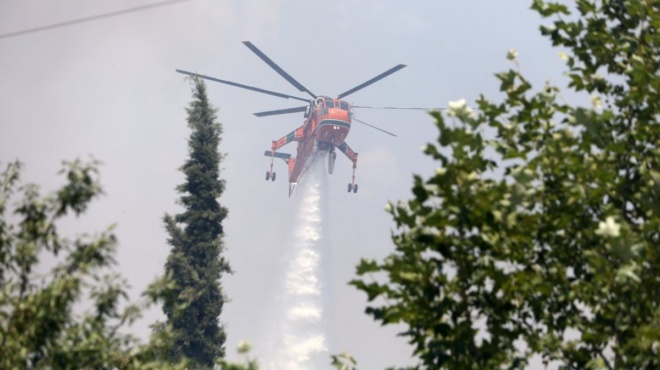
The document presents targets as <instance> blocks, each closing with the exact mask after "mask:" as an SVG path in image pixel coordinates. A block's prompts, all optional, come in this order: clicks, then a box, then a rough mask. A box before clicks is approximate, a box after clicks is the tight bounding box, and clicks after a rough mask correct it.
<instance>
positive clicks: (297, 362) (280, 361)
mask: <svg viewBox="0 0 660 370" xmlns="http://www.w3.org/2000/svg"><path fill="white" fill-rule="evenodd" d="M325 176H326V175H325V170H324V166H323V163H322V161H320V160H317V161H316V162H315V163H313V164H312V165H311V166H310V169H309V171H308V173H307V174H306V176H305V182H304V183H301V184H299V188H298V192H297V194H296V195H295V196H298V197H300V199H299V204H298V209H297V211H296V215H295V221H296V223H295V226H294V228H293V229H292V233H293V237H292V240H291V243H290V245H287V246H286V248H285V253H284V265H285V267H284V271H285V275H284V284H283V285H282V288H281V289H282V292H281V293H280V295H279V296H280V297H279V298H280V299H279V305H280V307H279V312H278V313H276V314H278V315H279V316H280V318H279V320H280V325H279V330H277V332H276V333H273V335H274V336H275V338H274V340H273V341H272V343H273V344H274V346H273V348H272V349H271V350H272V351H273V356H272V360H271V361H270V363H269V364H267V367H266V369H275V370H280V369H281V370H302V369H305V370H315V369H324V368H327V366H328V363H329V357H328V348H327V339H326V337H327V333H326V327H325V326H326V324H325V321H324V316H323V315H324V304H323V301H324V300H323V289H324V284H323V282H322V276H323V274H322V250H323V247H322V245H323V237H322V236H323V219H322V218H323V210H322V208H323V199H322V198H323V195H324V188H325V183H326V177H325Z"/></svg>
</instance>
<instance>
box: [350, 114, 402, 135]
mask: <svg viewBox="0 0 660 370" xmlns="http://www.w3.org/2000/svg"><path fill="white" fill-rule="evenodd" d="M352 119H353V121H358V122H360V123H361V124H363V125H367V126H369V127H371V128H375V129H376V130H378V131H383V132H384V133H386V134H388V135H392V136H394V137H396V135H394V134H393V133H391V132H389V131H385V130H383V129H382V128H378V127H376V126H374V125H370V124H368V123H366V122H362V121H360V120H359V119H357V118H355V117H353V118H352Z"/></svg>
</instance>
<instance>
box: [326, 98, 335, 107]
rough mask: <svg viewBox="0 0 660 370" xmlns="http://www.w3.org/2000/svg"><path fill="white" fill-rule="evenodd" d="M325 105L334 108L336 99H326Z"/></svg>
mask: <svg viewBox="0 0 660 370" xmlns="http://www.w3.org/2000/svg"><path fill="white" fill-rule="evenodd" d="M325 107H326V108H334V107H335V102H334V100H326V101H325Z"/></svg>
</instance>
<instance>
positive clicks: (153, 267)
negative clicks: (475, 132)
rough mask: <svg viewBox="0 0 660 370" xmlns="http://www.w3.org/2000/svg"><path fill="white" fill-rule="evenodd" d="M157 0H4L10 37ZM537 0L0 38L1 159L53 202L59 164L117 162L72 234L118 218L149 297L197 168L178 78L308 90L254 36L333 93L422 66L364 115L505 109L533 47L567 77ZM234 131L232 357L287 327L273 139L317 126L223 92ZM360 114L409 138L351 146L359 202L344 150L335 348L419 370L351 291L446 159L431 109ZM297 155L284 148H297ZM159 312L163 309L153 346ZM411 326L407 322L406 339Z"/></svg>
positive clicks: (102, 24)
mask: <svg viewBox="0 0 660 370" xmlns="http://www.w3.org/2000/svg"><path fill="white" fill-rule="evenodd" d="M153 2H154V1H152V2H149V1H135V0H133V1H128V0H122V1H119V0H116V1H111V2H110V1H103V0H61V1H58V2H53V1H47V0H2V1H0V34H4V33H9V32H14V31H19V30H22V29H27V28H32V27H38V26H43V25H47V24H51V23H56V22H62V21H67V20H71V19H76V18H80V17H87V16H91V15H95V14H100V13H104V12H111V11H116V10H121V9H124V8H127V7H133V6H136V5H143V4H150V3H153ZM529 3H531V1H526V2H523V1H499V2H496V1H492V0H472V1H431V0H428V1H406V2H403V1H394V0H373V1H367V0H354V1H348V0H339V1H313V2H312V1H301V0H296V1H294V0H289V1H287V0H271V1H256V0H243V1H238V0H236V1H229V0H227V1H211V0H192V1H189V2H184V3H181V4H177V5H172V6H169V7H164V8H158V9H152V10H149V11H145V12H140V13H133V14H129V15H125V16H121V17H116V18H109V19H103V20H100V21H96V22H92V23H85V24H78V25H74V26H71V27H66V28H59V29H55V30H50V31H46V32H40V33H34V34H29V35H24V36H20V37H13V38H6V39H0V162H2V166H3V167H4V165H5V164H6V162H7V161H10V160H14V159H20V160H21V161H22V162H24V163H25V165H26V171H25V175H24V180H26V181H32V182H37V183H39V184H42V186H43V189H44V190H52V189H54V188H55V187H56V186H57V185H58V184H61V182H62V181H61V179H60V178H58V177H57V176H56V172H57V170H58V169H59V168H60V162H61V161H62V160H71V159H74V158H83V159H84V158H89V156H93V157H94V158H96V159H98V160H100V161H102V162H103V166H102V167H101V173H102V182H103V185H104V188H105V192H106V195H105V196H104V197H103V198H102V199H101V200H99V201H97V202H95V203H94V204H93V206H92V207H91V208H90V210H89V212H87V214H86V215H85V217H84V218H83V219H81V220H79V221H77V222H75V223H73V222H72V223H67V224H66V225H65V228H64V230H68V231H71V232H82V231H85V232H94V231H100V230H103V229H104V228H105V227H107V226H108V225H110V224H112V223H117V224H118V226H117V229H116V231H117V235H118V237H119V241H120V246H119V250H118V261H119V269H120V270H121V272H122V274H123V275H124V277H126V278H127V279H128V281H129V282H130V283H131V285H132V286H133V288H134V289H133V292H134V297H135V296H137V292H139V291H141V290H143V289H144V288H145V287H146V285H147V284H148V283H149V282H150V281H151V280H153V279H154V278H155V277H156V276H157V275H159V274H161V273H162V271H163V265H164V262H165V259H166V257H167V254H168V251H169V248H168V246H167V244H166V243H165V239H166V235H165V231H164V228H163V224H162V221H161V218H162V216H163V214H164V213H165V212H169V213H174V212H177V211H179V208H178V207H177V206H176V204H175V200H176V198H177V196H178V195H177V194H176V193H175V191H174V188H175V186H176V185H178V184H180V183H181V182H182V181H183V176H182V174H181V173H180V172H178V170H177V169H178V168H179V166H181V165H182V164H183V162H184V160H185V159H186V157H187V137H188V135H189V131H188V127H187V125H186V120H185V119H186V114H185V111H184V107H186V106H187V105H188V103H189V102H190V100H191V93H190V91H191V89H190V86H189V83H188V82H187V81H185V79H184V76H183V75H180V74H177V73H175V72H174V69H175V68H180V69H186V70H190V71H195V72H198V73H203V74H208V75H212V76H215V77H217V78H221V79H226V80H232V81H236V82H239V83H244V84H249V85H256V86H259V87H262V88H265V89H269V90H275V91H279V92H283V93H287V94H292V95H299V96H304V94H303V93H298V92H297V91H296V89H295V88H294V87H292V86H291V85H289V84H288V83H287V82H286V81H285V80H284V79H283V78H281V77H280V76H279V75H277V74H276V73H275V72H274V71H273V70H271V69H270V68H269V67H268V66H267V65H266V64H265V63H263V62H262V61H261V60H260V59H259V58H257V56H256V55H254V54H253V53H252V52H251V51H250V50H249V49H247V48H246V47H245V46H244V45H243V44H242V43H241V42H242V41H245V40H249V41H252V42H253V43H254V44H255V45H256V46H257V47H259V48H260V49H261V50H262V51H263V52H264V53H266V54H267V55H268V56H269V57H270V58H271V59H273V60H274V61H275V62H276V63H277V64H279V65H280V67H282V68H283V69H285V70H286V71H287V72H288V73H289V74H291V75H292V76H293V77H294V78H295V79H297V80H298V81H300V82H301V83H302V84H303V85H305V86H306V87H307V88H309V89H310V90H311V91H313V92H314V93H316V94H319V95H331V96H332V95H336V94H338V93H341V92H343V91H345V90H347V89H349V88H351V87H353V86H355V85H357V84H360V83H362V82H364V81H366V80H368V79H370V78H372V77H374V76H375V75H377V74H380V73H381V72H383V71H385V70H387V69H389V68H391V67H393V66H395V65H397V64H399V63H404V64H407V65H408V67H407V68H405V69H403V70H401V71H399V72H397V73H395V74H393V75H391V76H389V77H387V78H385V79H384V80H382V81H379V82H377V83H376V84H374V85H372V86H369V87H368V88H366V89H364V90H361V91H359V92H357V93H355V94H352V95H350V96H349V97H348V98H347V99H348V100H349V101H351V102H353V103H355V104H361V105H376V106H380V105H386V106H391V105H398V106H423V107H443V106H446V104H447V102H448V101H450V100H458V99H460V98H465V99H467V100H468V102H473V101H474V99H475V98H476V97H477V96H478V95H479V94H482V93H483V94H485V95H486V96H487V97H490V98H492V99H494V100H499V99H501V95H500V94H499V93H498V86H499V84H498V82H497V80H496V79H495V77H494V76H493V75H494V73H496V72H500V71H503V70H505V69H507V68H509V67H512V65H511V64H510V63H509V62H507V61H506V59H505V55H506V52H507V50H508V49H510V48H514V49H516V50H518V52H519V58H518V59H519V61H520V65H521V69H522V71H523V73H524V74H525V75H526V76H528V77H529V78H530V80H531V82H532V83H533V84H534V86H535V87H537V88H538V87H540V86H542V84H543V83H544V82H545V81H547V80H552V81H554V82H557V81H558V80H560V79H561V73H562V71H563V62H562V61H561V60H560V59H559V57H558V55H557V50H555V49H552V48H551V47H550V44H549V42H548V41H547V40H546V39H544V38H542V37H541V36H540V34H539V31H538V26H539V25H540V23H541V19H540V17H538V16H537V15H536V13H534V12H532V11H531V10H529V9H528V8H529ZM207 86H208V94H209V97H210V99H211V101H212V102H213V103H214V104H215V105H216V106H217V107H219V112H218V117H219V121H220V122H222V124H223V128H224V132H223V134H222V143H221V151H222V152H224V153H227V157H226V159H225V161H224V162H223V171H222V177H223V178H224V179H225V180H226V181H227V190H226V191H225V193H224V194H223V196H222V198H221V199H220V202H221V203H222V204H223V205H224V206H225V207H227V208H228V209H229V218H228V219H227V220H226V221H225V223H224V229H225V231H226V238H225V242H226V246H227V251H226V252H225V255H226V256H227V258H228V259H229V261H230V263H231V264H232V267H233V268H234V270H235V271H236V273H235V274H234V275H232V276H226V277H224V278H223V280H222V283H223V285H224V288H225V292H226V293H227V295H228V296H229V297H230V298H231V303H229V304H227V305H226V306H225V309H224V311H223V313H222V316H221V320H222V321H223V322H224V323H225V325H226V329H227V333H228V341H227V347H228V354H229V355H230V357H234V347H235V345H236V343H237V342H238V341H239V340H242V339H247V340H251V341H252V342H253V343H254V345H255V349H254V351H253V352H254V353H253V354H254V355H256V356H257V357H259V354H260V353H261V351H263V341H264V340H265V339H264V333H263V327H264V323H267V322H268V320H269V318H270V317H272V315H271V314H272V312H271V308H272V307H271V306H270V304H271V302H272V301H273V299H274V298H273V294H274V293H273V292H274V289H275V288H276V285H277V283H278V281H279V280H278V279H279V274H281V263H280V262H279V261H278V259H279V256H280V255H282V254H283V248H285V246H284V245H283V244H284V242H285V240H287V238H289V237H290V235H291V229H292V228H295V227H296V225H295V224H294V221H293V212H294V211H295V210H296V207H297V206H298V198H299V197H298V198H297V197H296V196H295V195H294V196H293V197H292V198H291V199H289V198H288V197H287V182H286V180H285V178H286V176H285V174H286V168H285V165H284V163H283V162H282V161H278V162H276V171H277V172H278V179H277V181H276V182H274V183H273V182H270V181H269V182H266V181H265V180H264V175H265V172H266V170H267V168H268V165H269V161H268V159H267V158H266V157H264V156H263V152H264V150H267V149H269V148H270V143H271V141H272V140H276V139H279V138H280V137H282V136H284V135H286V134H287V133H289V132H290V131H291V130H293V129H294V128H296V127H297V126H299V125H300V124H301V123H302V121H303V117H302V114H292V115H282V116H276V117H266V118H257V117H255V116H253V115H252V113H253V112H258V111H264V110H270V109H280V108H288V107H295V106H298V105H299V104H298V103H296V102H295V101H288V100H284V99H280V98H277V97H272V96H268V95H262V94H258V93H254V92H250V91H246V90H240V89H236V88H233V87H230V86H226V85H221V84H213V83H210V82H209V83H208V84H207ZM356 117H357V118H359V119H361V120H363V121H366V122H368V123H370V124H373V125H377V126H380V127H382V128H383V129H386V130H388V131H392V132H394V133H397V134H398V135H399V136H398V137H397V138H394V137H391V136H388V135H385V134H383V133H381V132H379V131H376V130H373V129H370V128H368V127H366V126H362V125H359V124H356V125H355V126H354V127H353V129H352V130H351V133H350V135H349V137H348V139H347V141H348V142H349V144H350V145H351V146H352V148H353V149H354V150H355V151H356V152H358V153H359V162H358V171H357V182H358V183H359V185H360V190H359V192H358V193H357V194H352V193H351V194H348V193H347V192H346V184H347V183H348V182H349V181H350V176H351V165H350V161H348V160H347V159H346V158H345V157H343V156H341V155H340V156H339V157H338V160H337V163H336V167H335V173H334V174H333V175H332V176H330V178H329V181H328V182H329V191H328V194H327V203H328V209H327V215H326V219H325V221H326V224H325V231H324V232H325V233H326V238H327V240H328V243H329V244H328V245H329V246H330V250H329V253H328V254H327V256H326V260H325V261H324V266H326V269H327V276H328V279H329V281H330V285H329V286H328V287H327V288H328V289H327V290H326V291H327V294H328V297H329V300H330V307H329V312H327V318H328V320H329V322H330V323H331V327H330V332H329V333H328V336H329V337H331V338H332V340H331V345H332V347H331V348H330V351H331V352H333V353H337V352H339V351H342V350H347V351H349V352H351V353H352V354H353V355H354V356H355V357H356V358H357V360H358V363H359V366H360V368H361V369H378V368H384V367H386V366H393V365H396V366H404V365H410V364H413V361H412V360H411V357H410V353H411V349H410V348H409V347H408V346H407V345H406V343H405V341H404V340H403V339H402V338H397V337H396V336H395V335H396V333H397V330H398V329H397V328H381V327H380V326H379V325H378V324H377V323H375V322H374V321H372V319H371V318H370V317H369V316H366V315H365V314H364V313H363V311H364V308H365V306H366V299H365V296H364V294H362V293H360V292H358V291H356V290H355V289H354V288H353V287H350V286H348V285H347V282H348V281H349V280H350V279H351V278H353V277H354V269H355V265H356V264H357V262H358V261H359V259H360V258H361V257H369V258H382V257H384V256H385V255H387V254H388V253H390V252H391V251H392V250H393V244H392V243H391V241H390V232H391V230H392V228H393V223H392V221H391V217H390V216H389V215H388V214H386V213H385V212H384V206H385V204H386V203H387V202H388V201H396V200H398V199H408V198H410V188H411V184H412V174H413V173H419V174H422V175H424V176H428V175H430V174H431V173H432V171H433V169H434V167H435V164H434V163H433V162H431V161H430V160H429V159H427V158H426V157H425V156H424V155H423V154H422V153H421V151H420V147H421V146H422V145H424V144H425V143H426V142H428V141H433V140H435V139H436V137H437V130H436V129H435V127H434V125H433V121H432V120H431V118H430V117H429V116H428V115H427V114H426V113H425V112H421V111H375V110H359V111H357V110H356ZM294 145H295V144H290V146H289V147H285V148H283V149H282V152H289V153H293V152H294V150H295V146H294ZM161 317H162V315H161V314H160V310H153V311H151V312H149V313H148V314H147V315H146V317H145V319H144V320H143V322H141V323H140V324H138V325H137V326H136V327H135V331H136V332H137V333H139V334H141V335H145V334H146V333H147V330H148V329H147V325H148V324H149V323H151V322H153V321H155V320H157V319H160V318H161ZM399 329H400V328H399Z"/></svg>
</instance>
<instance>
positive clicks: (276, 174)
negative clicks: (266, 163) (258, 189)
mask: <svg viewBox="0 0 660 370" xmlns="http://www.w3.org/2000/svg"><path fill="white" fill-rule="evenodd" d="M275 175H277V174H276V173H275V172H273V181H275Z"/></svg>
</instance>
